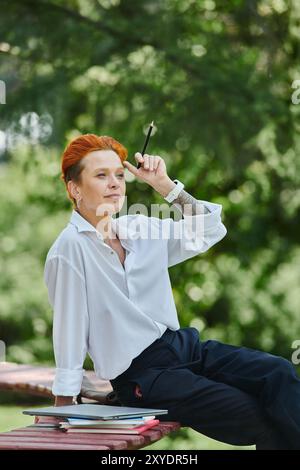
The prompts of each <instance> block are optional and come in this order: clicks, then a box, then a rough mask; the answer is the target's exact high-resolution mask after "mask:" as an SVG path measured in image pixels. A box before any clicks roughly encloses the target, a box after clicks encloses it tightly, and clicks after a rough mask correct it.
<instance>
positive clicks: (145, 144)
mask: <svg viewBox="0 0 300 470" xmlns="http://www.w3.org/2000/svg"><path fill="white" fill-rule="evenodd" d="M153 125H154V124H153V121H152V122H151V124H150V127H149V129H148V134H147V137H146V140H145V143H144V147H143V150H142V155H144V153H145V151H146V148H147V145H148V142H149V139H150V135H151V132H152V129H153ZM140 166H141V163H140V162H138V164H137V168H140Z"/></svg>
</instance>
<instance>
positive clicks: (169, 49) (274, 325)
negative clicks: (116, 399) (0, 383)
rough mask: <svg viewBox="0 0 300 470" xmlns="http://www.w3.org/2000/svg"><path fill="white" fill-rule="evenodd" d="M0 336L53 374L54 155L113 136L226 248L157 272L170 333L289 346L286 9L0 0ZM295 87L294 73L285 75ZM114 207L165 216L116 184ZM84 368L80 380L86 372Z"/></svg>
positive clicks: (294, 264)
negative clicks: (214, 228) (169, 184)
mask: <svg viewBox="0 0 300 470" xmlns="http://www.w3.org/2000/svg"><path fill="white" fill-rule="evenodd" d="M0 6H1V15H2V21H1V22H0V78H1V79H2V80H4V81H5V83H6V86H7V98H6V102H7V104H6V105H5V106H4V105H2V106H1V107H0V112H1V131H0V149H1V152H2V154H1V165H0V196H1V201H2V207H1V209H2V210H1V211H0V230H1V237H0V256H1V265H0V270H1V276H0V338H1V339H3V340H4V341H5V342H6V344H7V353H8V354H7V359H8V360H13V361H17V362H24V363H27V362H30V363H35V362H38V363H40V362H44V363H49V364H53V354H52V343H51V331H52V330H51V328H52V312H51V309H50V306H49V304H48V298H47V290H46V287H45V285H44V282H43V266H44V261H45V257H46V254H47V251H48V249H49V248H50V246H51V244H52V243H53V241H54V240H55V238H56V237H57V236H58V234H59V233H60V231H61V230H62V229H63V228H64V226H65V225H66V224H67V223H68V220H69V217H70V212H71V205H70V202H69V200H68V199H67V197H66V193H65V190H64V187H63V184H62V182H61V181H60V180H59V173H60V155H61V152H62V150H63V148H64V146H65V144H66V142H67V141H68V140H69V139H70V138H72V137H74V136H76V135H79V134H81V133H86V132H94V133H97V134H101V135H112V136H113V137H115V138H116V139H117V140H119V141H120V142H122V143H123V144H124V145H125V146H126V147H127V148H128V150H129V160H130V161H133V155H134V152H136V151H137V150H141V146H142V143H143V141H144V134H145V132H146V130H147V126H148V124H149V123H150V121H151V120H152V119H153V120H154V122H155V125H156V127H157V129H156V133H155V134H154V136H153V138H152V139H151V141H150V145H149V147H148V150H149V153H152V154H157V155H161V156H162V157H163V158H164V159H165V161H166V164H167V168H168V172H169V175H170V177H171V178H175V177H176V178H178V179H180V180H182V181H184V182H185V185H186V189H187V190H188V191H189V192H190V193H191V194H193V195H194V196H195V197H197V198H198V199H202V200H209V201H213V202H219V203H222V204H223V221H224V223H225V225H226V227H227V229H228V234H227V236H226V237H225V238H224V239H223V240H222V241H221V242H220V243H219V244H217V245H216V246H215V247H213V248H211V249H210V250H209V252H207V253H205V254H204V255H201V256H198V257H194V258H192V259H191V260H188V261H186V262H185V263H183V264H181V265H178V266H174V267H173V268H171V269H170V276H171V281H172V285H173V291H174V297H175V301H176V304H177V307H178V313H179V318H180V323H181V326H188V325H191V326H195V327H197V328H198V329H199V331H200V332H201V338H202V339H208V338H216V339H219V340H221V341H225V342H229V343H232V344H236V345H246V346H249V347H254V348H259V349H264V350H266V351H269V352H272V353H276V354H280V355H282V356H284V357H287V358H289V359H290V358H291V354H292V349H291V344H292V341H294V340H295V339H299V338H300V321H299V304H300V291H299V284H300V271H299V264H300V247H299V243H298V240H299V230H300V189H299V188H300V186H299V182H300V161H299V150H300V137H299V129H300V123H299V114H300V104H299V105H297V104H293V103H292V100H291V96H292V92H293V89H292V82H293V81H294V80H295V79H297V78H299V69H298V61H299V36H300V6H299V3H298V2H297V1H296V0H289V1H288V0H261V1H258V0H253V1H251V0H248V1H244V0H231V1H230V2H224V1H220V0H219V1H217V0H203V1H200V0H165V1H155V0H130V1H121V0H98V1H96V0H66V1H62V0H47V1H46V0H41V1H34V0H22V1H21V0H0ZM297 74H298V75H297ZM127 177H128V184H127V193H128V196H129V203H134V202H137V201H138V202H141V203H145V204H147V205H148V206H149V207H150V204H151V203H162V202H164V201H163V200H162V198H161V196H160V195H158V194H155V193H154V192H153V190H152V189H151V188H150V187H148V186H147V185H145V184H144V183H142V182H140V181H136V180H134V179H133V178H131V175H127ZM87 364H88V365H87V367H91V364H90V363H89V360H88V359H87Z"/></svg>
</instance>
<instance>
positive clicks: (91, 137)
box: [60, 134, 128, 209]
mask: <svg viewBox="0 0 300 470" xmlns="http://www.w3.org/2000/svg"><path fill="white" fill-rule="evenodd" d="M95 150H114V152H116V153H117V154H118V155H119V157H120V159H121V161H122V162H123V161H124V160H126V158H127V155H128V151H127V149H126V148H125V147H124V146H123V145H122V144H120V142H118V141H117V140H115V139H114V138H113V137H109V136H107V135H100V136H98V135H96V134H83V135H81V136H79V137H76V138H75V139H73V140H72V141H71V142H70V143H69V144H68V145H67V147H66V148H65V150H64V152H63V154H62V160H61V171H62V173H61V176H60V178H61V179H62V180H63V181H64V183H65V185H66V189H67V183H68V181H70V180H72V181H74V182H75V183H80V175H81V172H82V170H83V168H84V165H83V163H82V160H83V158H84V157H85V156H86V155H87V154H88V153H90V152H93V151H95ZM67 193H68V197H69V199H70V200H71V201H72V202H73V207H74V209H76V207H77V206H76V201H75V199H74V198H72V197H71V196H70V194H69V191H68V189H67Z"/></svg>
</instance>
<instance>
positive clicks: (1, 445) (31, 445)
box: [0, 440, 110, 450]
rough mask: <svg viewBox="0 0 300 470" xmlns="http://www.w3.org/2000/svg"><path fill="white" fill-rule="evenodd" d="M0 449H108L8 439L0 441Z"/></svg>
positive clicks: (105, 448) (106, 448)
mask: <svg viewBox="0 0 300 470" xmlns="http://www.w3.org/2000/svg"><path fill="white" fill-rule="evenodd" d="M0 450H110V448H109V447H107V446H104V445H96V446H89V445H83V446H78V445H77V444H57V443H55V444H53V443H49V442H43V443H37V442H27V441H22V442H12V441H10V440H7V441H4V440H3V441H1V442H0Z"/></svg>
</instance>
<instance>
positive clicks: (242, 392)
mask: <svg viewBox="0 0 300 470" xmlns="http://www.w3.org/2000/svg"><path fill="white" fill-rule="evenodd" d="M126 158H127V150H126V149H125V148H124V147H123V146H122V145H121V144H120V143H119V142H117V141H116V140H115V139H113V138H111V137H107V136H100V137H99V136H96V135H94V134H87V135H82V136H80V137H78V138H76V139H74V140H73V141H72V142H71V143H70V144H69V145H68V146H67V148H66V149H65V151H64V153H63V156H62V175H61V177H62V179H63V180H64V182H65V185H66V189H67V192H68V195H69V198H70V199H71V200H72V202H73V212H72V215H71V218H70V222H69V224H68V225H67V226H66V228H65V229H64V230H63V231H62V232H61V233H60V235H59V236H58V238H57V239H56V240H55V242H54V243H53V245H52V247H51V248H50V250H49V252H48V255H47V259H46V263H45V282H46V285H47V288H48V294H49V301H50V304H51V306H52V308H53V311H54V320H53V344H54V353H55V361H56V375H55V380H54V383H53V387H52V392H53V395H55V404H56V405H67V404H72V402H73V398H74V397H76V396H77V395H78V393H79V392H80V389H81V383H82V378H83V372H84V370H83V362H84V359H85V356H86V354H87V352H88V353H89V355H90V357H91V358H92V360H93V363H94V368H95V372H96V374H97V375H98V376H99V377H100V378H102V379H104V380H109V381H110V383H111V385H112V387H113V389H114V390H115V391H116V392H117V395H118V397H119V400H120V402H121V403H122V404H124V405H128V406H141V407H148V408H154V407H155V408H166V409H168V414H167V415H162V416H160V420H168V421H169V420H173V421H180V422H181V424H182V426H190V427H192V428H193V429H195V430H197V431H199V432H201V433H203V434H206V435H207V436H210V437H212V438H214V439H217V440H220V441H223V442H227V443H230V444H234V445H251V444H255V445H256V448H257V449H289V448H291V449H296V448H297V449H299V448H300V445H299V444H300V426H299V424H300V408H299V403H300V380H299V378H298V377H297V376H296V374H295V371H294V368H293V366H292V364H291V363H290V362H289V361H287V360H285V359H283V358H281V357H277V356H273V355H271V354H268V353H264V352H261V351H255V350H252V349H249V348H245V347H239V346H232V345H227V344H223V343H221V342H219V341H215V340H208V341H200V339H199V333H198V331H197V330H196V329H195V328H191V327H187V328H180V325H179V322H178V316H177V312H176V306H175V303H174V299H173V295H172V288H171V284H170V279H169V273H168V268H169V267H171V266H174V265H176V264H178V263H180V262H183V261H185V260H187V259H189V258H191V257H193V256H196V255H198V254H200V253H204V252H206V251H207V250H208V249H209V248H210V247H211V246H213V245H214V244H216V243H217V242H218V241H220V240H221V239H222V238H223V237H224V236H225V235H226V228H225V227H224V225H223V223H222V221H221V211H222V206H221V205H220V204H215V203H211V202H207V201H199V200H196V199H195V198H193V196H191V195H190V194H188V193H187V192H186V191H185V190H184V189H183V186H184V185H183V184H182V183H181V182H180V181H178V180H174V181H172V179H170V178H169V176H168V174H167V171H166V165H165V163H164V160H163V159H162V158H161V157H160V156H153V155H147V154H146V155H144V156H142V155H141V154H140V153H137V154H136V155H135V159H136V161H137V162H140V163H141V167H140V168H139V169H137V168H136V167H135V166H133V165H132V164H130V163H129V162H127V161H126ZM125 168H127V169H128V170H129V171H130V172H131V173H132V174H133V175H134V176H136V177H138V178H139V179H141V180H142V181H144V182H146V183H148V184H149V185H150V186H151V187H152V188H153V189H154V190H155V191H157V192H158V193H159V194H160V195H161V196H162V197H163V198H164V199H165V200H166V201H168V202H171V203H174V204H175V206H176V207H177V208H178V209H179V210H180V212H181V213H182V217H183V218H182V219H181V220H178V221H175V220H173V218H171V217H165V218H163V219H160V218H158V217H152V216H151V217H148V216H146V215H144V214H140V213H138V214H135V213H134V214H125V215H122V216H120V217H118V218H116V217H114V216H115V215H116V214H117V213H119V212H120V211H121V209H122V207H123V204H124V200H125V193H126V185H125V175H124V173H125ZM139 210H140V208H139Z"/></svg>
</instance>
